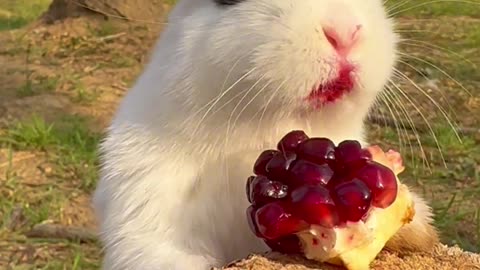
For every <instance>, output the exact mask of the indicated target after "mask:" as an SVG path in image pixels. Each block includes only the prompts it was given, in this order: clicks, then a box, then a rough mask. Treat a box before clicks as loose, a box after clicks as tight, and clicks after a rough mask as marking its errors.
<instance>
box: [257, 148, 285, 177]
mask: <svg viewBox="0 0 480 270" xmlns="http://www.w3.org/2000/svg"><path fill="white" fill-rule="evenodd" d="M277 153H279V152H278V151H277V150H265V151H263V152H262V153H261V154H260V155H259V156H258V158H257V160H256V161H255V164H254V165H253V173H255V174H257V175H266V173H267V171H266V170H265V167H266V166H267V163H268V162H269V161H270V160H271V159H272V158H273V157H274V156H275V155H276V154H277Z"/></svg>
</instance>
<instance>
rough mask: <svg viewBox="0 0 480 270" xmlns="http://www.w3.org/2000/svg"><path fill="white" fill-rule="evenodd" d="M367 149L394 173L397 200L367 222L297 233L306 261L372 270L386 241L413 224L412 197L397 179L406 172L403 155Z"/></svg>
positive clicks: (373, 213) (377, 210)
mask: <svg viewBox="0 0 480 270" xmlns="http://www.w3.org/2000/svg"><path fill="white" fill-rule="evenodd" d="M367 149H368V151H369V152H370V153H371V154H372V159H373V160H374V161H376V162H378V163H380V164H382V165H384V166H387V167H389V168H390V169H391V170H392V171H393V172H394V173H395V176H396V180H397V184H398V193H397V197H396V199H395V201H394V202H393V203H392V204H391V205H390V206H389V207H387V208H384V209H382V208H377V207H374V208H372V209H371V210H370V211H369V213H368V216H367V218H366V219H365V222H364V221H359V222H349V223H347V224H346V225H344V226H342V227H336V228H324V227H321V226H316V225H312V226H310V228H309V229H307V230H304V231H301V232H299V233H297V236H298V237H299V239H300V240H301V242H302V246H303V252H304V255H305V257H306V258H307V259H311V260H316V261H320V262H328V263H331V264H336V265H341V266H344V267H346V268H347V269H348V270H369V269H370V263H371V262H372V261H373V260H374V259H375V258H376V257H377V255H378V254H379V253H380V252H381V250H382V249H383V247H384V246H385V244H386V243H387V241H388V240H389V239H390V238H392V237H393V236H394V235H395V234H396V233H397V232H398V230H400V229H401V228H402V227H403V226H404V225H405V224H408V223H410V222H411V221H412V219H413V216H414V215H415V210H414V201H413V197H412V194H411V192H410V190H409V189H408V187H407V186H406V185H404V184H402V183H401V182H400V180H399V178H398V174H400V173H401V172H403V171H404V169H405V167H404V166H403V164H402V159H401V157H400V155H399V154H398V153H397V152H395V151H392V150H390V151H388V152H384V151H383V150H382V149H381V148H380V147H378V146H370V147H368V148H367Z"/></svg>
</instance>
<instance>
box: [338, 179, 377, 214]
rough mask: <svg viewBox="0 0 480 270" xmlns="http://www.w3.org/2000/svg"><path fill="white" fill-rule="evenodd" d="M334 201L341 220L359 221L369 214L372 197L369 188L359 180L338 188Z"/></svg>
mask: <svg viewBox="0 0 480 270" xmlns="http://www.w3.org/2000/svg"><path fill="white" fill-rule="evenodd" d="M332 195H333V199H334V201H335V204H336V205H337V210H338V212H339V214H340V218H341V219H342V220H344V221H346V220H348V221H353V222H356V221H359V220H360V219H362V218H363V217H364V216H365V214H366V213H367V212H368V210H369V209H370V206H371V202H372V195H371V193H370V190H369V189H368V187H367V186H366V185H365V184H364V183H363V182H362V181H361V180H359V179H353V180H351V181H348V182H344V183H341V184H339V185H338V186H336V187H335V188H334V190H333V194H332Z"/></svg>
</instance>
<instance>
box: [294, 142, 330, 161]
mask: <svg viewBox="0 0 480 270" xmlns="http://www.w3.org/2000/svg"><path fill="white" fill-rule="evenodd" d="M296 153H297V155H298V156H299V157H300V158H302V159H306V160H308V161H311V162H314V163H317V164H323V163H326V162H333V161H334V160H335V144H333V142H332V141H331V140H329V139H327V138H310V139H308V140H306V141H304V142H302V143H300V144H299V145H298V147H297V151H296Z"/></svg>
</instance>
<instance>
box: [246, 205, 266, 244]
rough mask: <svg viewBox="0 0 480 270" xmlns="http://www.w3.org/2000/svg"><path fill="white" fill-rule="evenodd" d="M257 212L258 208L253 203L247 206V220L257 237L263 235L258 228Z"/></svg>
mask: <svg viewBox="0 0 480 270" xmlns="http://www.w3.org/2000/svg"><path fill="white" fill-rule="evenodd" d="M256 212H257V208H255V207H254V206H253V205H250V206H249V207H248V208H247V213H246V214H247V222H248V226H249V227H250V230H251V231H252V232H253V233H254V234H255V235H256V236H257V237H262V235H261V234H260V231H259V230H258V227H257V224H256V223H255V214H256Z"/></svg>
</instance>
